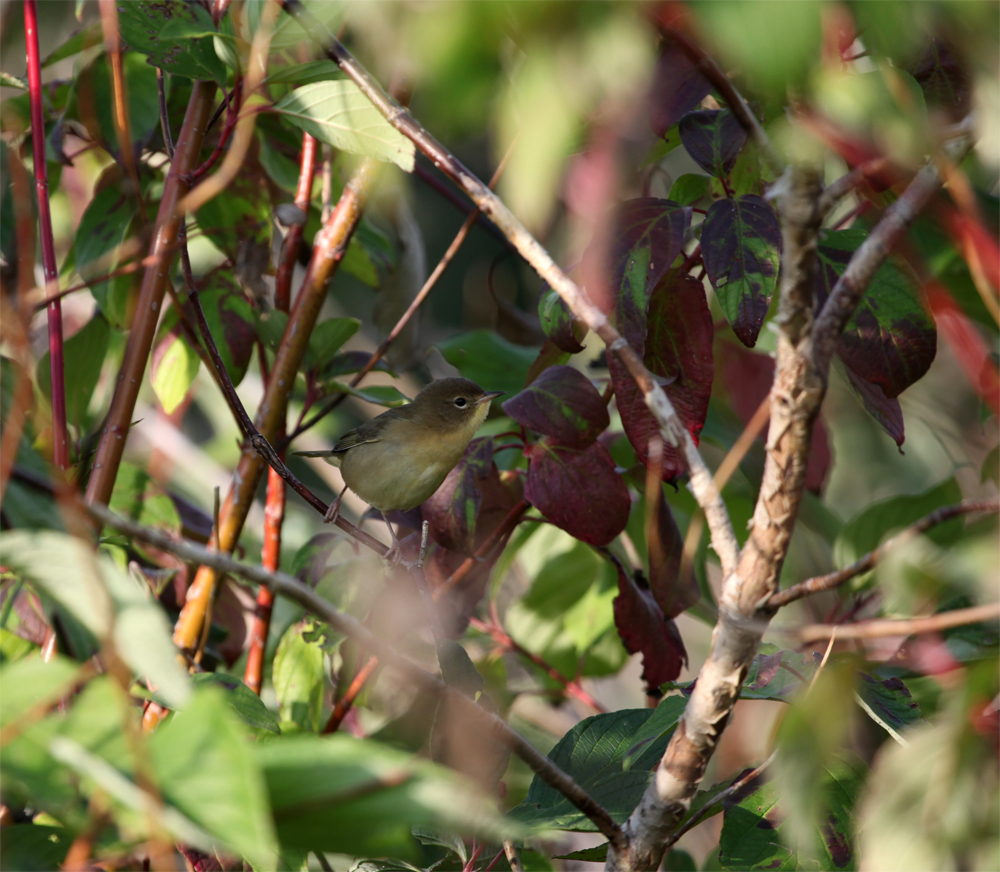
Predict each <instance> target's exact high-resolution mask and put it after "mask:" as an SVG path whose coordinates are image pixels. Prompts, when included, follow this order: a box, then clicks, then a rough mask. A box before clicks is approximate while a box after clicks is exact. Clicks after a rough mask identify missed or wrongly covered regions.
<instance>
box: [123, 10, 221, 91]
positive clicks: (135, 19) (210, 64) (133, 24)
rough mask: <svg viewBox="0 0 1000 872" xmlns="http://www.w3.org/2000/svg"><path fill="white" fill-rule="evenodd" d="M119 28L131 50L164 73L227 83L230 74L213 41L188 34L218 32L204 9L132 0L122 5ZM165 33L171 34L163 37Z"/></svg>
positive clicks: (210, 38) (209, 38) (209, 37)
mask: <svg viewBox="0 0 1000 872" xmlns="http://www.w3.org/2000/svg"><path fill="white" fill-rule="evenodd" d="M118 28H119V30H120V31H121V36H122V40H123V41H124V42H125V43H126V44H127V45H128V46H129V47H130V48H132V49H134V50H135V51H138V52H141V53H142V54H145V55H148V56H149V63H150V64H152V65H153V66H156V67H160V68H161V69H162V70H163V71H164V72H167V73H171V74H172V75H177V76H186V77H188V78H189V79H211V80H213V81H215V82H216V83H217V84H219V85H225V84H226V74H227V72H228V71H227V70H226V67H225V64H223V63H222V61H221V60H219V56H218V54H217V53H216V51H215V43H214V40H213V38H212V37H211V36H206V37H201V38H197V39H192V38H190V37H189V36H187V35H186V31H187V29H189V28H193V32H197V33H211V34H214V33H216V29H215V25H214V24H213V23H212V17H211V16H210V15H209V14H208V12H207V11H206V10H205V9H203V8H202V7H201V6H199V5H197V4H192V3H185V2H183V0H132V2H129V3H122V4H121V5H120V7H119V9H118ZM168 28H171V29H173V30H174V35H171V34H170V31H169V30H168ZM164 31H167V35H166V36H165V37H163V38H161V35H162V34H163V33H164Z"/></svg>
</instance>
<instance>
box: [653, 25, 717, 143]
mask: <svg viewBox="0 0 1000 872" xmlns="http://www.w3.org/2000/svg"><path fill="white" fill-rule="evenodd" d="M711 90H712V86H711V85H710V84H709V82H708V80H707V79H706V78H705V77H704V76H703V75H702V74H701V73H699V72H698V70H697V69H695V67H694V64H692V63H691V61H690V60H689V59H688V56H687V55H686V54H684V52H682V51H681V50H680V49H679V48H678V47H677V46H676V45H674V44H673V43H668V44H667V46H666V48H665V49H664V50H663V54H661V55H660V57H659V58H658V59H657V61H656V68H655V69H654V70H653V84H652V87H651V88H650V92H649V125H650V127H652V128H653V133H655V134H656V135H657V136H660V137H662V136H664V135H666V133H667V131H668V130H669V129H670V128H671V127H673V125H675V124H676V123H677V122H678V121H679V120H680V119H681V117H682V116H683V115H686V114H687V113H688V112H690V111H691V110H692V109H696V108H697V107H698V104H699V103H701V101H702V100H703V99H705V97H707V96H708V94H709V93H710V92H711Z"/></svg>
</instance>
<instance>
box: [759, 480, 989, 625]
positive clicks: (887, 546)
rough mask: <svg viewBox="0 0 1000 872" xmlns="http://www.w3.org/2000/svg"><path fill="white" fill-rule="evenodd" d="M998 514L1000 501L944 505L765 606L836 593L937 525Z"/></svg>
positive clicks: (774, 597)
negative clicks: (964, 517) (979, 514)
mask: <svg viewBox="0 0 1000 872" xmlns="http://www.w3.org/2000/svg"><path fill="white" fill-rule="evenodd" d="M998 511H1000V500H998V499H996V498H994V499H991V500H965V501H964V502H961V503H958V504H957V505H954V506H944V507H943V508H940V509H937V510H935V511H933V512H931V513H930V514H929V515H926V516H925V517H923V518H921V519H920V520H919V521H917V522H916V523H915V524H911V525H910V526H909V527H907V528H906V529H905V530H902V531H901V532H899V533H897V534H896V535H895V536H893V537H892V538H891V539H887V540H886V541H885V542H883V543H882V544H881V545H880V546H879V547H878V548H876V549H875V550H874V551H869V552H868V553H867V554H866V555H865V556H864V557H862V558H861V559H860V560H857V561H856V562H854V563H852V564H851V565H850V566H845V567H844V568H843V569H841V570H838V571H837V572H830V573H827V574H826V575H818V576H816V577H815V578H809V579H806V580H805V581H801V582H799V583H798V584H795V585H792V586H791V587H788V588H785V590H781V591H778V592H777V593H775V594H773V595H772V596H771V598H770V599H769V600H768V601H767V606H766V607H767V608H768V609H771V610H777V609H779V608H781V606H785V605H788V603H792V602H795V600H798V599H802V597H805V596H811V595H812V594H814V593H819V592H820V591H824V590H833V589H834V588H835V587H839V586H840V585H842V584H844V582H847V581H850V580H851V579H852V578H856V577H857V576H859V575H861V574H862V573H865V572H867V571H868V570H869V569H871V568H872V567H874V566H875V565H876V564H877V563H880V562H881V561H882V560H883V559H885V556H886V554H888V553H889V551H892V550H895V549H896V548H898V547H899V546H900V545H905V544H906V543H907V542H911V541H912V540H914V539H916V538H917V536H921V535H923V534H924V533H926V532H927V531H928V530H930V529H931V528H932V527H936V526H937V525H938V524H943V523H944V522H945V521H949V520H951V519H952V518H957V517H960V516H961V515H968V514H971V513H973V512H986V513H988V514H996V513H997V512H998Z"/></svg>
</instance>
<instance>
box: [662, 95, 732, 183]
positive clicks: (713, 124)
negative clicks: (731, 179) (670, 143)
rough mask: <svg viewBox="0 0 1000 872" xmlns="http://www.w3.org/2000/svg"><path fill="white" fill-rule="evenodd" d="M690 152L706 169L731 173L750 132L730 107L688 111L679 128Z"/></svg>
mask: <svg viewBox="0 0 1000 872" xmlns="http://www.w3.org/2000/svg"><path fill="white" fill-rule="evenodd" d="M677 131H678V133H680V135H681V143H683V145H684V148H685V149H686V150H687V153H688V154H689V155H691V157H692V159H693V160H694V161H695V163H697V164H698V165H699V166H700V167H701V168H702V169H703V170H705V172H707V173H710V174H711V175H713V176H716V177H719V178H721V177H723V176H728V175H729V173H730V172H732V169H733V167H734V166H735V165H736V158H738V157H739V156H740V151H741V149H742V148H743V143H745V142H746V141H747V132H746V130H745V129H744V127H743V125H742V124H740V122H739V121H737V120H736V116H735V115H733V113H732V112H730V111H729V110H728V109H703V110H702V111H700V112H689V113H688V114H687V115H685V116H684V117H683V118H682V119H681V120H680V124H679V126H678V128H677Z"/></svg>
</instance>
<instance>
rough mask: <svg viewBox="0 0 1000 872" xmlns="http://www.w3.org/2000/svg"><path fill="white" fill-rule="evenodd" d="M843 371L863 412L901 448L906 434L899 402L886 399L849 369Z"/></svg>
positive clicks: (874, 385) (894, 399) (882, 393)
mask: <svg viewBox="0 0 1000 872" xmlns="http://www.w3.org/2000/svg"><path fill="white" fill-rule="evenodd" d="M845 362H846V361H845ZM845 369H846V370H847V379H848V381H849V382H850V383H851V387H852V388H854V391H855V393H856V394H857V395H858V397H859V398H860V399H861V405H863V406H864V407H865V411H866V412H867V413H868V414H869V415H871V416H872V417H873V418H874V419H875V420H876V421H877V422H878V424H879V426H880V427H881V428H882V429H883V430H885V432H886V433H888V434H889V435H890V436H891V437H892V438H893V440H894V441H895V443H896V444H897V445H898V446H899V447H900V448H902V447H903V441H904V440H905V439H906V434H905V433H904V432H903V409H902V407H900V405H899V400H897V399H896V398H895V397H887V396H886V395H885V392H884V391H883V390H882V388H880V387H879V386H878V385H877V384H875V383H874V382H870V381H866V380H865V379H863V378H862V377H861V376H859V375H858V374H857V373H856V372H854V371H853V370H852V369H851V367H849V366H847V367H845Z"/></svg>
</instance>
